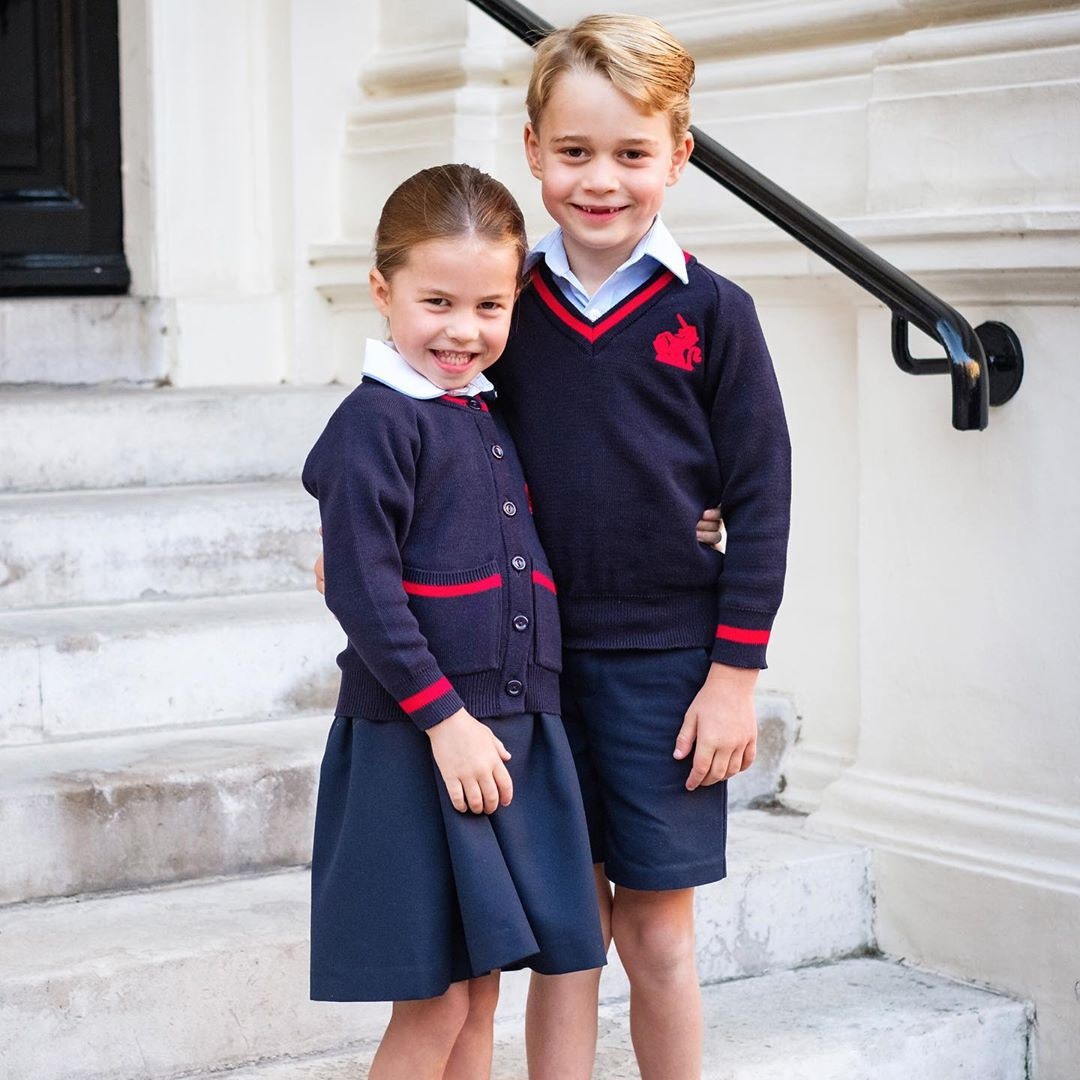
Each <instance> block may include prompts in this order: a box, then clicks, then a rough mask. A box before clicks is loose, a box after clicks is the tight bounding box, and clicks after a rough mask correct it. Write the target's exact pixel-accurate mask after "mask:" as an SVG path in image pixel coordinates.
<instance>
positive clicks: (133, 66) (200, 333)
mask: <svg viewBox="0 0 1080 1080" xmlns="http://www.w3.org/2000/svg"><path fill="white" fill-rule="evenodd" d="M120 15H121V22H120V27H121V29H120V33H121V55H122V59H121V111H122V116H123V139H124V204H125V244H126V248H127V250H128V253H129V258H130V260H131V265H132V272H133V287H132V291H133V292H134V293H135V294H136V295H142V296H156V297H161V298H162V299H164V300H165V301H167V304H168V307H169V320H168V328H167V329H168V334H169V339H170V343H169V345H170V356H169V378H170V381H172V382H173V383H174V384H177V385H192V384H201V385H208V384H222V383H259V382H277V381H280V380H281V379H282V378H283V377H284V376H285V374H286V372H287V369H288V365H289V355H288V354H289V341H290V333H289V327H290V320H291V314H290V311H289V303H288V296H289V293H290V291H291V287H292V286H291V277H292V259H291V240H292V238H291V228H292V193H291V146H290V135H291V128H290V115H291V108H292V106H291V84H290V43H289V3H288V0H236V2H234V3H229V4H220V3H215V2H214V0H188V2H185V3H183V4H176V3H172V2H169V0H121V4H120Z"/></svg>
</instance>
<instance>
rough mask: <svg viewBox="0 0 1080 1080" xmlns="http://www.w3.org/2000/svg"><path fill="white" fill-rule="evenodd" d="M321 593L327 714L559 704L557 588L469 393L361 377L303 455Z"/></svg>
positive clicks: (510, 457) (502, 711) (507, 444)
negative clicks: (340, 637)
mask: <svg viewBox="0 0 1080 1080" xmlns="http://www.w3.org/2000/svg"><path fill="white" fill-rule="evenodd" d="M303 480H304V486H305V487H306V488H307V490H308V491H309V492H310V493H311V494H312V495H314V496H315V497H316V498H317V499H318V500H319V511H320V515H321V518H322V528H323V552H324V558H325V567H326V603H327V606H328V607H329V608H330V610H331V611H332V612H333V613H334V615H336V616H337V619H338V621H339V622H340V623H341V626H342V628H343V629H344V630H345V633H346V636H347V637H348V647H347V648H346V649H345V651H344V652H342V653H341V655H340V656H339V657H338V665H339V667H340V668H341V691H340V696H339V699H338V704H337V713H338V715H341V716H364V717H366V718H368V719H372V720H393V719H401V718H403V717H404V716H409V717H410V718H411V719H412V720H413V722H414V723H416V724H417V726H418V727H420V728H422V729H427V728H429V727H432V726H434V725H435V724H437V723H439V722H440V721H441V720H445V719H446V717H448V716H450V715H451V714H452V713H454V712H456V711H457V710H458V709H459V708H461V707H462V706H464V707H465V708H467V709H468V710H469V712H471V713H472V714H473V715H474V716H477V717H494V716H508V715H515V714H518V713H524V712H551V713H557V712H558V711H559V676H558V672H559V670H560V669H561V667H562V655H561V643H560V637H559V619H558V600H557V598H556V595H555V584H554V581H553V580H552V576H551V571H550V569H549V567H548V565H547V562H546V560H545V558H544V554H543V551H542V549H541V547H540V542H539V540H538V538H537V536H536V530H535V528H534V527H533V523H532V519H531V515H530V513H529V509H528V494H527V491H526V488H525V481H524V478H523V477H522V474H521V465H520V462H519V461H518V457H517V454H516V452H515V450H514V446H513V442H512V441H511V439H510V437H509V434H508V432H507V431H506V429H505V427H503V426H502V424H501V422H500V420H499V419H498V417H497V416H496V415H495V414H494V413H493V412H492V411H491V410H490V408H489V404H488V403H487V402H486V401H484V400H483V399H482V398H480V397H473V398H462V397H449V396H447V397H442V398H435V399H432V400H426V401H425V400H418V399H415V398H411V397H408V396H406V395H405V394H402V393H399V392H398V391H396V390H393V389H391V388H389V387H387V386H383V385H382V384H380V383H377V382H370V381H365V382H362V383H361V384H360V385H359V386H358V387H357V388H356V390H354V391H353V392H352V394H350V395H349V397H347V398H346V399H345V401H344V402H343V403H342V404H341V406H340V407H339V408H338V410H337V411H336V412H335V413H334V415H333V416H332V417H331V418H330V421H329V423H328V424H327V426H326V430H325V431H324V432H323V433H322V435H321V436H320V437H319V439H318V441H317V442H316V444H315V446H314V447H313V448H312V450H311V453H310V454H309V455H308V458H307V462H306V463H305V465H304V473H303Z"/></svg>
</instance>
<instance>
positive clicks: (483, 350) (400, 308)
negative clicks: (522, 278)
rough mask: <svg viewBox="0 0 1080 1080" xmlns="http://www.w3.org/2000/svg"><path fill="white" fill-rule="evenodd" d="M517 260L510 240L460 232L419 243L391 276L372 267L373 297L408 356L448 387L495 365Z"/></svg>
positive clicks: (420, 369)
mask: <svg viewBox="0 0 1080 1080" xmlns="http://www.w3.org/2000/svg"><path fill="white" fill-rule="evenodd" d="M519 262H520V255H519V251H518V249H517V247H516V246H515V245H514V244H512V243H494V242H492V241H490V240H485V239H481V238H478V237H475V236H466V237H461V236H456V237H450V238H446V239H438V240H428V241H426V242H425V243H423V244H417V245H416V246H415V247H413V248H412V249H411V250H410V252H409V257H408V259H407V260H406V262H405V263H404V265H402V266H399V267H398V268H397V269H396V270H394V271H393V273H392V274H391V275H390V278H389V279H386V278H384V277H383V275H382V274H380V273H379V271H378V270H372V271H371V276H370V283H371V295H372V298H373V299H374V301H375V306H376V307H377V308H378V309H379V311H380V312H381V313H382V314H383V315H384V316H385V317H386V319H387V321H388V322H389V323H390V337H391V339H392V340H393V343H394V347H395V348H396V349H397V351H398V352H399V353H400V354H401V356H402V357H403V358H404V360H405V362H406V363H407V364H408V365H409V366H410V367H412V368H413V369H414V370H416V371H418V372H419V373H420V374H421V375H423V376H424V377H425V378H426V379H428V380H429V381H430V382H432V383H434V384H435V385H436V386H440V387H442V388H443V389H444V390H458V389H461V388H462V387H464V386H467V385H468V384H469V383H470V382H472V380H473V379H475V378H476V376H477V375H479V374H480V372H482V371H483V370H484V369H485V368H488V367H490V366H491V365H492V364H493V363H495V361H496V360H498V358H499V356H500V355H501V354H502V351H503V349H504V348H505V346H506V337H507V335H508V334H509V332H510V314H511V312H512V311H513V307H514V300H515V299H516V297H517V286H518V270H519Z"/></svg>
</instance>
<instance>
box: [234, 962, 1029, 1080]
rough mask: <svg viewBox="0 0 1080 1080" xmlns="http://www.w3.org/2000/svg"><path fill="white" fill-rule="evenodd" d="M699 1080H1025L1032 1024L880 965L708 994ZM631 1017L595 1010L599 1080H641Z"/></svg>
mask: <svg viewBox="0 0 1080 1080" xmlns="http://www.w3.org/2000/svg"><path fill="white" fill-rule="evenodd" d="M702 1004H703V1007H704V1014H705V1054H704V1068H703V1070H702V1080H960V1078H970V1080H1025V1078H1026V1077H1027V1076H1028V1072H1027V1068H1026V1056H1027V1041H1028V1031H1029V1028H1030V1022H1031V1021H1030V1017H1029V1014H1028V1010H1027V1009H1026V1007H1025V1006H1024V1005H1023V1004H1022V1003H1021V1002H1017V1001H1013V1000H1012V999H1010V998H1006V997H1002V996H1000V995H997V994H993V993H989V992H987V991H985V990H979V989H975V988H973V987H970V986H965V985H964V984H962V983H956V982H952V981H950V980H948V979H943V978H940V977H938V976H934V975H928V974H926V973H924V972H920V971H916V970H914V969H912V968H906V967H902V966H901V965H899V964H895V963H891V962H889V961H887V960H880V959H853V960H843V961H840V962H838V963H835V964H829V965H827V966H824V967H807V968H801V969H799V970H796V971H783V972H777V973H775V974H771V975H761V976H757V977H755V978H750V979H742V980H739V981H737V982H728V983H721V984H719V985H715V986H709V987H706V988H705V989H704V991H703V994H702ZM374 1048H375V1041H374V1040H371V1041H370V1042H369V1044H368V1045H367V1046H365V1047H364V1048H363V1049H359V1050H354V1051H351V1052H348V1053H344V1054H334V1055H326V1056H319V1057H311V1058H307V1059H295V1058H294V1059H291V1060H286V1061H277V1062H267V1063H265V1064H262V1065H255V1066H250V1067H246V1068H240V1069H236V1070H233V1071H229V1072H226V1073H219V1074H217V1075H218V1076H220V1077H221V1078H222V1080H355V1078H356V1077H359V1076H363V1075H366V1074H365V1070H366V1068H367V1067H368V1065H369V1064H370V1062H371V1058H372V1056H373V1054H374ZM638 1075H639V1074H638V1071H637V1067H636V1065H635V1063H634V1055H633V1052H632V1050H631V1047H630V1030H629V1017H628V1011H627V1005H626V1003H625V1002H613V1003H610V1004H607V1005H602V1006H601V1008H600V1037H599V1040H598V1047H597V1063H596V1069H595V1072H594V1073H593V1076H594V1078H595V1080H632V1078H636V1077H637V1076H638ZM526 1077H527V1071H526V1069H525V1046H524V1039H523V1036H522V1032H521V1020H520V1018H516V1017H514V1018H510V1017H506V1018H500V1021H499V1023H498V1024H497V1026H496V1044H495V1063H494V1067H493V1069H492V1080H526Z"/></svg>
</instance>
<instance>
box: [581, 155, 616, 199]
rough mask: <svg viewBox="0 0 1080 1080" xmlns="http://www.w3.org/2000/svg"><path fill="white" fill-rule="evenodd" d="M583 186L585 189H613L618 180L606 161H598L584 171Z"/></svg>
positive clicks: (598, 190)
mask: <svg viewBox="0 0 1080 1080" xmlns="http://www.w3.org/2000/svg"><path fill="white" fill-rule="evenodd" d="M582 183H583V187H584V189H585V190H586V191H595V192H602V191H614V190H615V189H616V188H617V187H618V186H619V182H618V180H617V179H616V177H615V170H614V169H613V168H612V167H611V165H610V164H608V163H607V162H602V161H598V162H595V163H594V164H593V165H591V166H590V168H589V169H587V170H586V172H585V177H584V180H583V182H582Z"/></svg>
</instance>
